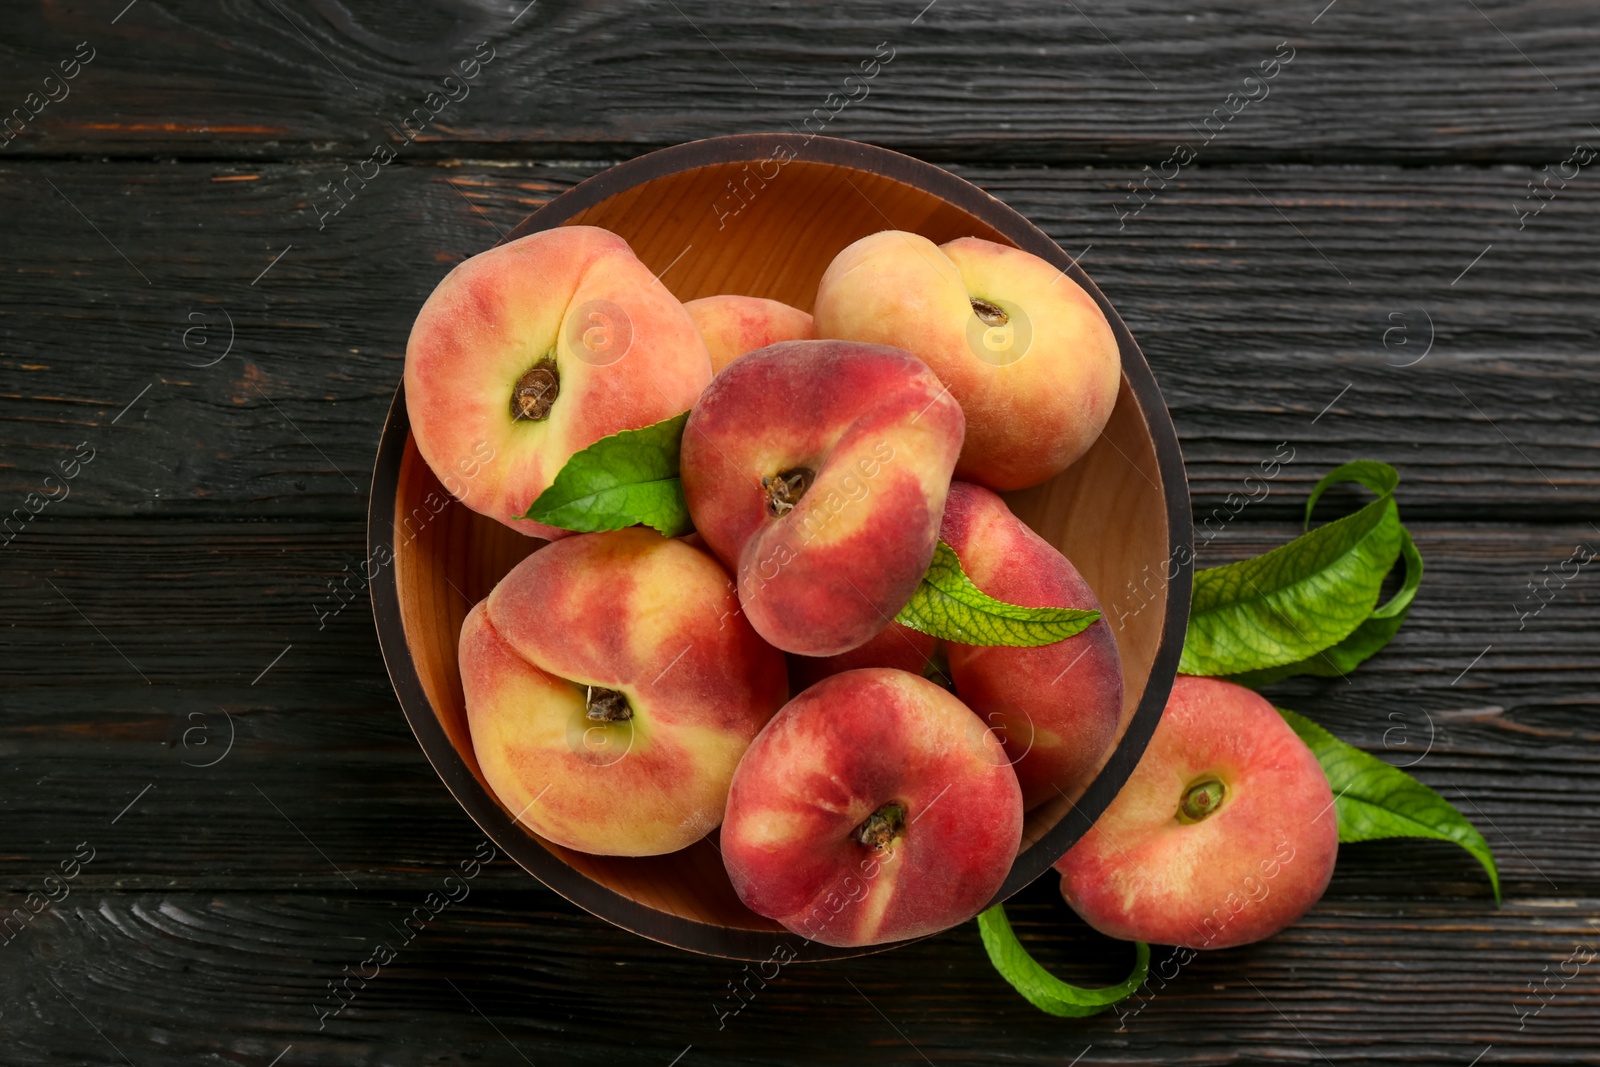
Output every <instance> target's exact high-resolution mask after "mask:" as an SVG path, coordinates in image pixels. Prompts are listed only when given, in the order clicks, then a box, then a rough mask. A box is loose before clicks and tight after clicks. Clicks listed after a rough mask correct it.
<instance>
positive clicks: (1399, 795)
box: [1278, 708, 1500, 904]
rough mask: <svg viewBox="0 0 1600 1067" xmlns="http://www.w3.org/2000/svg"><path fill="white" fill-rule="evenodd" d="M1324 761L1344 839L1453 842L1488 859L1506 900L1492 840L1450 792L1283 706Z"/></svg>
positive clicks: (1493, 881)
mask: <svg viewBox="0 0 1600 1067" xmlns="http://www.w3.org/2000/svg"><path fill="white" fill-rule="evenodd" d="M1278 714H1280V715H1282V716H1283V718H1284V721H1285V722H1287V723H1288V724H1289V726H1290V728H1291V729H1293V730H1294V732H1295V733H1296V734H1298V735H1299V736H1300V740H1302V741H1304V742H1305V743H1306V745H1307V747H1309V748H1310V749H1311V752H1312V754H1313V755H1315V756H1316V757H1317V762H1318V763H1320V764H1322V770H1323V772H1324V773H1325V774H1327V776H1328V785H1329V786H1331V787H1332V788H1333V803H1334V807H1335V808H1336V809H1337V811H1338V817H1339V840H1340V841H1341V842H1344V841H1377V840H1379V839H1381V838H1386V837H1425V838H1433V839H1435V840H1438V841H1453V842H1455V843H1456V844H1458V845H1460V846H1461V847H1462V848H1464V849H1466V850H1467V852H1469V853H1470V854H1471V855H1472V856H1473V858H1474V859H1476V860H1477V861H1478V862H1479V863H1481V864H1483V869H1484V870H1485V871H1487V872H1488V873H1489V883H1490V884H1491V885H1492V886H1493V887H1494V900H1495V903H1496V904H1498V903H1500V870H1499V868H1498V867H1496V866H1495V862H1494V853H1493V852H1491V851H1490V850H1489V843H1488V842H1487V841H1485V840H1484V839H1483V835H1482V834H1480V833H1479V832H1478V831H1477V828H1476V827H1474V826H1473V825H1472V824H1471V823H1470V822H1468V821H1467V818H1466V816H1464V815H1462V814H1461V812H1460V811H1458V810H1457V809H1456V807H1455V805H1453V804H1451V803H1450V802H1449V801H1448V800H1446V799H1445V798H1444V797H1442V796H1440V795H1439V794H1438V793H1435V792H1434V791H1433V790H1432V789H1429V788H1428V787H1427V786H1425V785H1423V784H1422V783H1421V782H1419V781H1417V780H1416V779H1415V778H1413V777H1411V776H1410V775H1409V774H1407V773H1405V772H1404V771H1402V770H1400V769H1399V768H1398V767H1391V766H1390V765H1389V764H1387V763H1385V762H1383V760H1381V759H1378V758H1377V757H1376V756H1373V755H1370V754H1368V753H1366V752H1363V751H1361V750H1360V749H1359V748H1354V747H1352V746H1350V745H1347V744H1345V743H1344V742H1343V741H1341V740H1339V739H1338V738H1337V737H1334V736H1333V735H1332V734H1330V733H1329V732H1328V731H1326V730H1324V729H1323V728H1322V727H1320V726H1318V725H1317V724H1316V723H1314V722H1312V721H1311V720H1310V719H1308V718H1306V717H1305V716H1304V715H1299V714H1296V713H1295V712H1292V711H1288V710H1286V709H1284V708H1279V709H1278Z"/></svg>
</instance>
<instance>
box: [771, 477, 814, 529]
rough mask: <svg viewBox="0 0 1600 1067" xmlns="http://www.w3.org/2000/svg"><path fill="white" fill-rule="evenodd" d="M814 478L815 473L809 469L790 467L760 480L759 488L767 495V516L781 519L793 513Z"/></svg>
mask: <svg viewBox="0 0 1600 1067" xmlns="http://www.w3.org/2000/svg"><path fill="white" fill-rule="evenodd" d="M816 477H817V472H816V471H814V470H812V469H811V468H810V467H790V468H789V469H788V470H786V471H779V472H778V473H777V474H774V475H773V476H772V477H770V478H763V479H761V488H762V489H764V490H766V494H767V514H769V515H771V516H773V517H774V518H781V517H783V516H784V515H787V514H788V513H789V512H791V511H793V510H794V506H795V505H796V504H798V503H800V498H801V497H803V496H805V495H806V490H807V489H810V488H811V483H812V482H813V481H815V480H816Z"/></svg>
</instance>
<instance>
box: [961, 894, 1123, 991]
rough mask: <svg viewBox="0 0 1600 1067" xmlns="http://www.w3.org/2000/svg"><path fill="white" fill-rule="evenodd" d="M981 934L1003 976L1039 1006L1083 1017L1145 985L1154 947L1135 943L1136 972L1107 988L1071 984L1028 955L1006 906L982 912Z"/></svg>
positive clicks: (980, 916) (979, 917)
mask: <svg viewBox="0 0 1600 1067" xmlns="http://www.w3.org/2000/svg"><path fill="white" fill-rule="evenodd" d="M978 933H979V934H980V935H981V936H982V937H983V947H984V949H985V950H987V951H988V953H989V962H990V963H992V964H994V969H995V970H997V971H999V972H1000V977H1002V978H1004V979H1005V980H1006V981H1008V982H1010V983H1011V987H1012V988H1013V989H1015V990H1016V991H1017V992H1018V993H1021V994H1022V995H1023V997H1024V998H1025V999H1026V1000H1027V1001H1028V1003H1030V1004H1032V1005H1033V1006H1034V1007H1036V1008H1038V1009H1039V1010H1040V1011H1043V1012H1049V1013H1050V1014H1051V1015H1062V1016H1066V1017H1068V1018H1074V1019H1080V1018H1083V1017H1084V1016H1086V1015H1096V1014H1098V1013H1100V1012H1102V1011H1105V1010H1106V1009H1107V1008H1109V1007H1111V1005H1113V1004H1115V1003H1117V1002H1118V1001H1121V1000H1126V999H1127V998H1128V997H1130V996H1132V995H1133V993H1134V992H1135V991H1136V990H1137V989H1138V988H1139V987H1140V986H1142V985H1143V984H1144V980H1145V977H1146V975H1148V974H1149V973H1150V946H1149V945H1147V944H1145V943H1144V942H1143V941H1136V942H1134V946H1135V951H1136V952H1137V955H1138V958H1137V959H1136V960H1135V961H1134V964H1133V973H1132V974H1130V975H1128V977H1127V979H1126V980H1125V981H1123V982H1122V983H1120V984H1118V985H1114V986H1106V987H1104V988H1103V989H1084V988H1082V987H1080V986H1075V985H1068V984H1067V983H1065V982H1063V981H1061V979H1059V978H1057V977H1056V976H1055V975H1053V974H1051V973H1050V972H1049V971H1047V970H1045V969H1044V968H1043V967H1041V966H1040V965H1039V963H1038V961H1037V960H1035V959H1034V958H1033V957H1032V956H1030V955H1028V950H1027V949H1025V948H1023V947H1022V942H1020V941H1018V940H1017V935H1016V933H1015V932H1014V931H1013V930H1012V929H1011V922H1010V921H1009V920H1008V919H1007V918H1006V909H1005V907H1004V905H1001V904H996V905H995V906H994V907H992V908H990V909H989V910H988V911H984V912H981V913H979V915H978Z"/></svg>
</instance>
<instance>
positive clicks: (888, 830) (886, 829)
mask: <svg viewBox="0 0 1600 1067" xmlns="http://www.w3.org/2000/svg"><path fill="white" fill-rule="evenodd" d="M905 828H906V806H905V805H904V804H902V803H900V802H899V801H898V800H891V801H889V803H887V804H885V805H884V806H883V807H881V808H879V809H878V810H877V811H875V812H873V813H872V814H871V815H868V816H867V820H866V822H863V823H862V824H861V825H860V826H858V827H856V828H855V832H854V833H853V834H851V836H852V837H854V838H855V839H856V843H857V844H859V845H865V846H866V847H867V848H870V849H873V850H875V851H877V852H882V851H883V850H884V849H886V848H888V847H889V845H890V843H892V842H893V841H894V839H895V838H897V837H899V836H900V835H901V833H902V832H904V830H905Z"/></svg>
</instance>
